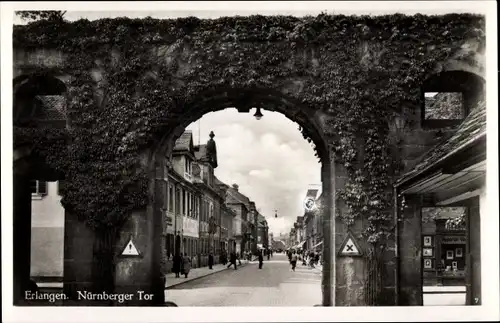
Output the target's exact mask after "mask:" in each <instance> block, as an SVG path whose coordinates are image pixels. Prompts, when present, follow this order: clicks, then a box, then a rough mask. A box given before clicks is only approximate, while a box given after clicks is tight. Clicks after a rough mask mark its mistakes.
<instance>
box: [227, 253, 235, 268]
mask: <svg viewBox="0 0 500 323" xmlns="http://www.w3.org/2000/svg"><path fill="white" fill-rule="evenodd" d="M231 265H234V270H236V269H237V267H236V253H235V252H231V255H230V257H229V266H227V268H230V267H231Z"/></svg>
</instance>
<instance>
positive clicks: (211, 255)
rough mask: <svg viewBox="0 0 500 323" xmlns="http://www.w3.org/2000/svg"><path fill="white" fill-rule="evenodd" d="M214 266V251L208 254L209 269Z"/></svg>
mask: <svg viewBox="0 0 500 323" xmlns="http://www.w3.org/2000/svg"><path fill="white" fill-rule="evenodd" d="M213 266H214V255H213V254H212V252H210V254H209V255H208V269H213Z"/></svg>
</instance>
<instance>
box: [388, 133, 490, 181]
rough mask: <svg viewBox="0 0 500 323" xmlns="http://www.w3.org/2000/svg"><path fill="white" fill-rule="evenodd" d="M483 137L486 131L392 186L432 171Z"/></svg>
mask: <svg viewBox="0 0 500 323" xmlns="http://www.w3.org/2000/svg"><path fill="white" fill-rule="evenodd" d="M483 137H486V130H485V131H483V132H482V133H480V134H479V135H477V136H475V137H474V138H472V139H471V140H469V141H467V142H466V143H464V144H463V145H461V146H460V147H457V148H455V149H454V150H452V151H451V152H449V153H448V154H446V155H445V156H443V157H441V158H440V159H438V160H437V161H435V162H434V163H432V164H430V165H429V166H427V167H426V168H424V169H423V170H421V171H420V172H418V173H416V174H413V175H411V176H410V177H407V178H405V179H404V180H402V181H401V182H396V183H395V184H394V185H393V186H394V187H395V188H399V187H400V186H401V185H403V184H406V183H407V182H408V181H410V180H412V179H414V178H415V177H417V176H419V175H422V174H424V173H426V172H427V171H429V170H430V169H432V168H433V167H436V165H439V164H441V163H443V162H445V161H446V160H447V159H449V158H450V157H453V155H455V154H457V153H459V152H462V151H463V150H466V149H467V148H470V146H472V145H473V144H474V143H476V142H477V141H479V140H481V139H482V138H483Z"/></svg>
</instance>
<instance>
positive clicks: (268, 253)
mask: <svg viewBox="0 0 500 323" xmlns="http://www.w3.org/2000/svg"><path fill="white" fill-rule="evenodd" d="M269 259H271V251H270V250H269V249H267V260H269Z"/></svg>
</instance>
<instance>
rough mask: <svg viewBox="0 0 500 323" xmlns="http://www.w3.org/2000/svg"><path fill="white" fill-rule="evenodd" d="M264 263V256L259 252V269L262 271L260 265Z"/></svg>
mask: <svg viewBox="0 0 500 323" xmlns="http://www.w3.org/2000/svg"><path fill="white" fill-rule="evenodd" d="M263 263H264V255H263V254H262V250H261V251H260V252H259V269H262V264H263Z"/></svg>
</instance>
